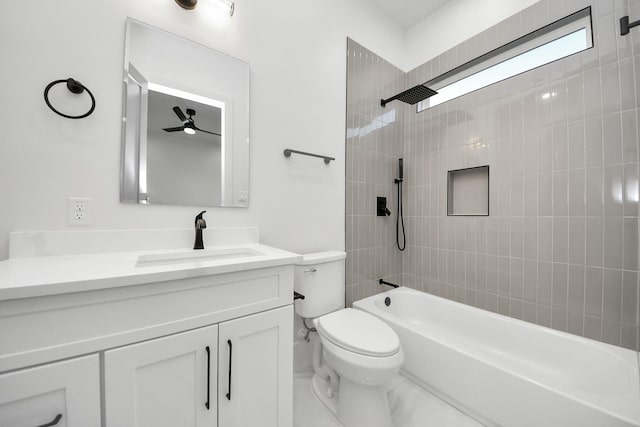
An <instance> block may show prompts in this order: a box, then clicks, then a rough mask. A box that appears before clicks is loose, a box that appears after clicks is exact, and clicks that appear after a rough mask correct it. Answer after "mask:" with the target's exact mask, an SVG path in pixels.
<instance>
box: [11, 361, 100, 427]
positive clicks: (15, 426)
mask: <svg viewBox="0 0 640 427" xmlns="http://www.w3.org/2000/svg"><path fill="white" fill-rule="evenodd" d="M55 420H57V423H56V424H55V426H56V427H99V426H100V361H99V358H98V355H97V354H96V355H91V356H85V357H80V358H77V359H71V360H66V361H64V362H57V363H49V364H47V365H42V366H38V367H36V368H29V369H23V370H20V371H15V372H11V373H8V374H3V375H0V426H3V427H4V426H7V427H9V426H11V427H23V426H24V427H36V426H42V425H49V424H51V423H53V422H54V421H55Z"/></svg>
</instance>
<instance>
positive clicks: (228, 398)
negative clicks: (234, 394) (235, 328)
mask: <svg viewBox="0 0 640 427" xmlns="http://www.w3.org/2000/svg"><path fill="white" fill-rule="evenodd" d="M227 344H229V392H228V393H227V400H231V356H232V354H233V344H232V343H231V340H227Z"/></svg>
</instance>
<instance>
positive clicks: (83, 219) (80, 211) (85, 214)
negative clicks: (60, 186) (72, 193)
mask: <svg viewBox="0 0 640 427" xmlns="http://www.w3.org/2000/svg"><path fill="white" fill-rule="evenodd" d="M67 224H68V225H71V226H86V225H91V198H89V197H69V198H68V199H67Z"/></svg>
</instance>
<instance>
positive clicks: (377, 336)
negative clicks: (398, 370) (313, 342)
mask: <svg viewBox="0 0 640 427" xmlns="http://www.w3.org/2000/svg"><path fill="white" fill-rule="evenodd" d="M317 329H318V332H320V333H321V334H322V335H323V336H324V337H325V338H326V339H328V340H329V341H331V342H332V343H334V344H335V345H337V346H339V347H342V348H344V349H346V350H349V351H352V352H354V353H359V354H363V355H366V356H378V357H382V356H391V355H393V354H396V353H397V352H398V351H399V350H400V340H399V339H398V336H397V335H396V333H395V332H394V331H393V329H391V327H390V326H389V325H387V324H386V323H384V322H383V321H382V320H380V319H378V318H377V317H375V316H373V315H371V314H369V313H365V312H364V311H360V310H354V309H352V308H346V309H344V310H338V311H334V312H333V313H329V314H327V315H325V316H321V317H320V318H319V319H318V323H317Z"/></svg>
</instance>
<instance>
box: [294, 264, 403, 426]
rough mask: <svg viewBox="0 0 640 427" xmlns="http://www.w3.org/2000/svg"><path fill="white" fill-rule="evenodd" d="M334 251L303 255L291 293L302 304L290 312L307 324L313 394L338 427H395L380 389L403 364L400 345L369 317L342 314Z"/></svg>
mask: <svg viewBox="0 0 640 427" xmlns="http://www.w3.org/2000/svg"><path fill="white" fill-rule="evenodd" d="M345 257H346V254H345V253H344V252H340V251H330V252H321V253H315V254H308V255H303V260H302V261H301V262H300V263H299V264H298V265H296V267H295V269H294V287H295V290H296V292H298V293H299V294H301V295H303V296H304V299H298V300H296V301H295V311H296V314H298V315H299V316H300V317H302V318H304V319H312V321H313V326H314V327H315V330H316V331H317V337H314V338H313V341H314V346H313V347H314V350H313V369H314V373H315V374H314V377H313V379H312V384H313V390H314V393H315V394H316V396H317V397H318V399H319V400H320V401H321V402H322V403H323V404H324V406H325V407H326V408H327V409H329V410H330V411H331V412H332V413H333V414H334V415H335V416H336V418H337V419H338V421H339V422H340V423H341V424H342V426H343V427H365V426H366V427H395V426H394V424H393V421H392V420H391V412H390V410H389V402H388V398H387V388H386V387H385V385H386V384H387V383H388V382H389V380H391V379H392V378H393V377H394V376H395V375H396V374H397V373H398V371H399V370H400V366H401V365H402V362H403V361H404V356H403V353H402V348H401V347H400V340H399V338H398V336H397V335H396V333H395V332H394V331H393V329H391V327H390V326H389V325H387V324H386V323H384V322H383V321H382V320H380V319H378V318H377V317H374V316H373V315H371V314H369V313H366V312H364V311H360V310H354V309H352V308H344V296H345V288H344V260H345Z"/></svg>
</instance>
